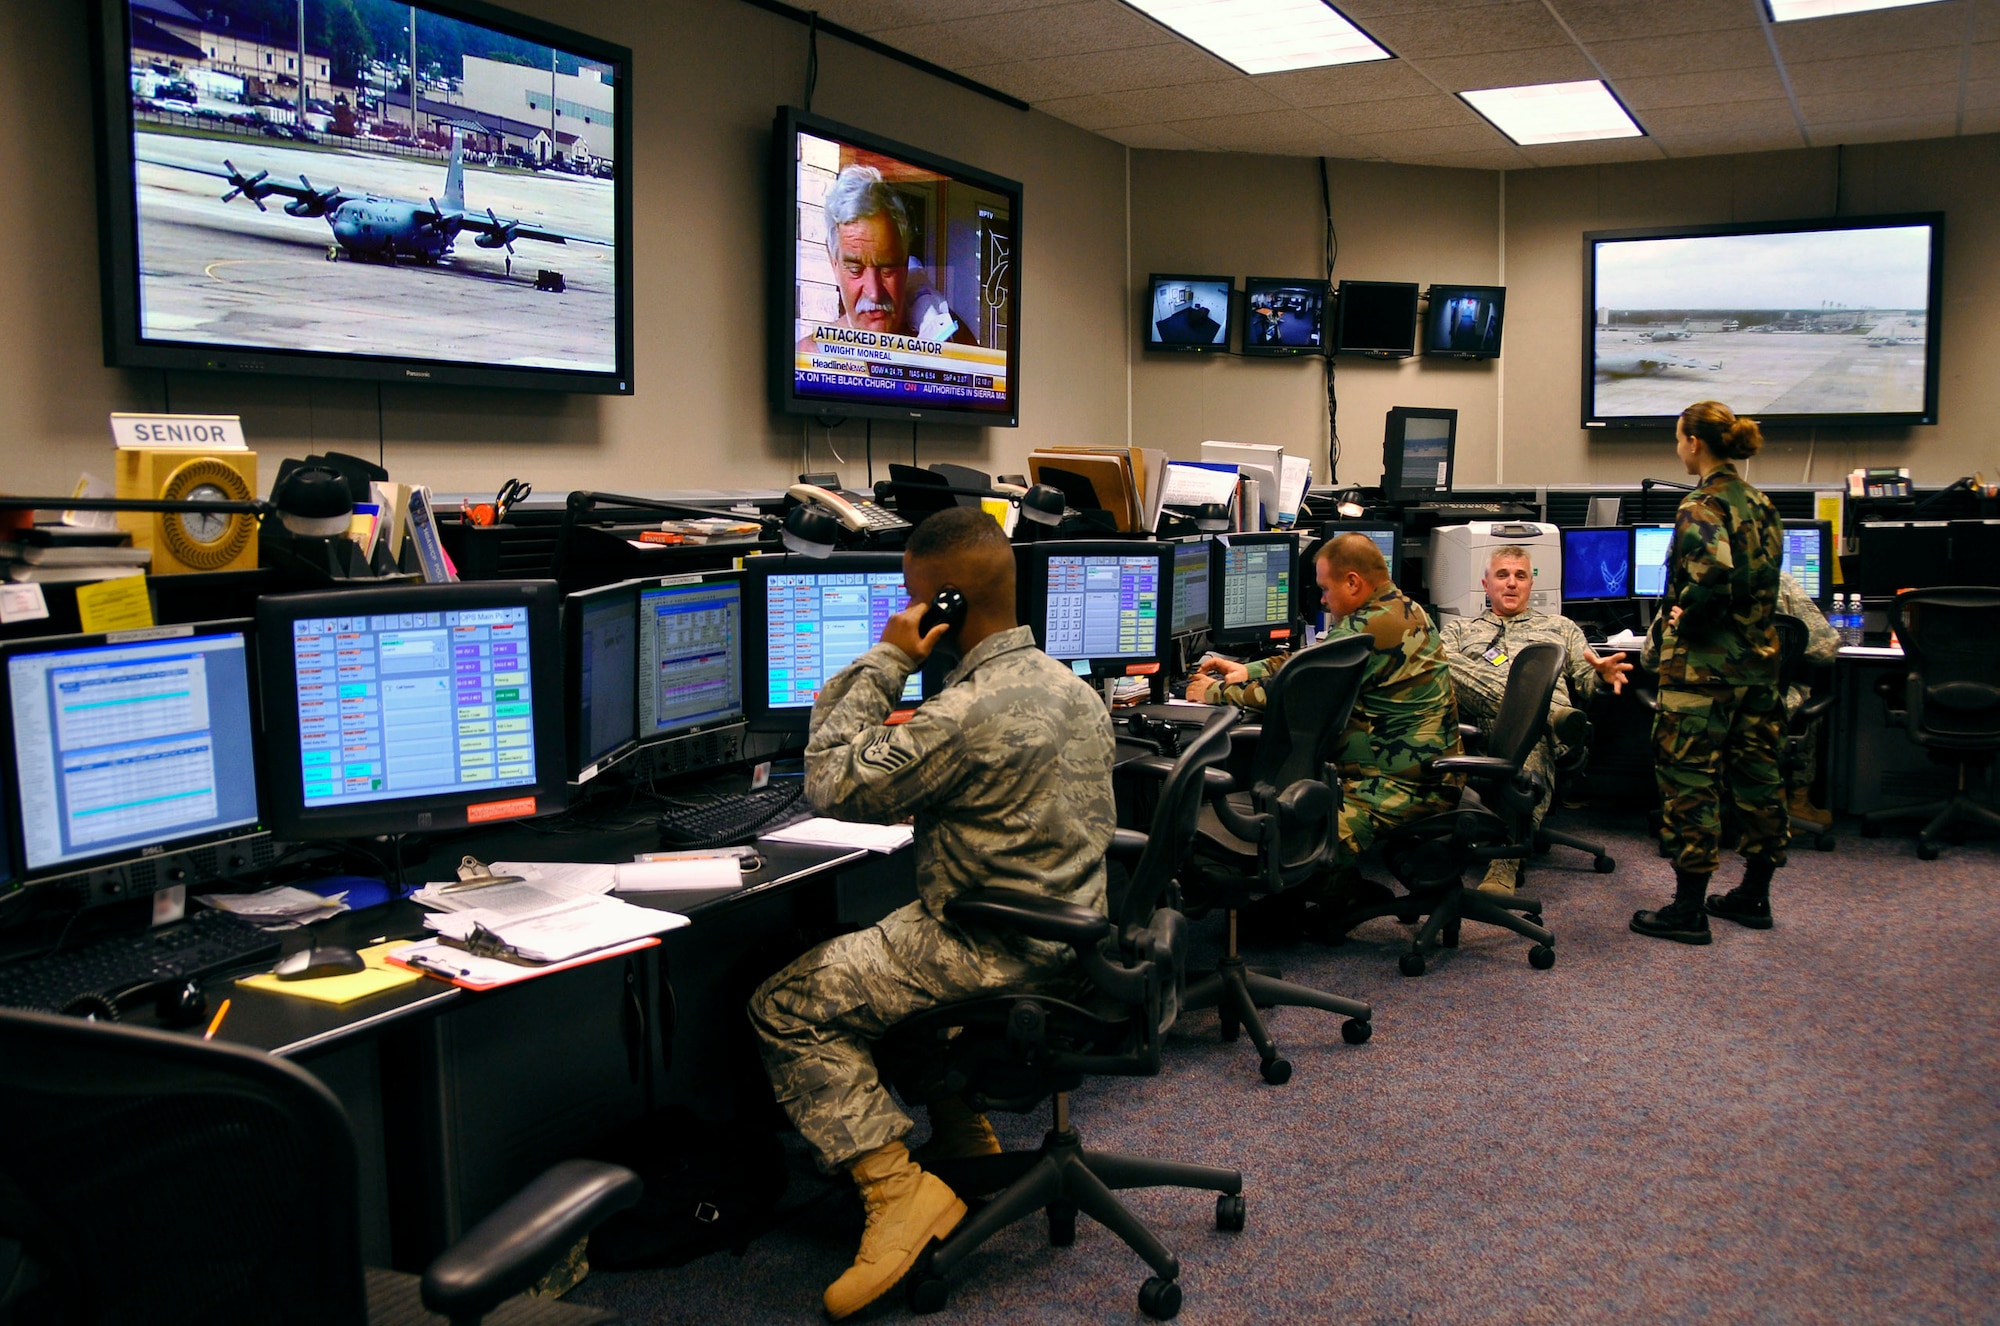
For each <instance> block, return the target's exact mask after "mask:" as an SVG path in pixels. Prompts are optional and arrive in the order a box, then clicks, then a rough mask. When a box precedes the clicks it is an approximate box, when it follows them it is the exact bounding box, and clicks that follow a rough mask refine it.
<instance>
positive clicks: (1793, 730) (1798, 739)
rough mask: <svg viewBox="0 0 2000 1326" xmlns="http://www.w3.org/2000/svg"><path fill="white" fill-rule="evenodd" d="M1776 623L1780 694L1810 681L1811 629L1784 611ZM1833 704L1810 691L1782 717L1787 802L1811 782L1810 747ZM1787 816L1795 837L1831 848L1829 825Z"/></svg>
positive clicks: (1780, 769)
mask: <svg viewBox="0 0 2000 1326" xmlns="http://www.w3.org/2000/svg"><path fill="white" fill-rule="evenodd" d="M1777 625H1778V694H1779V695H1783V694H1784V693H1785V692H1786V691H1788V690H1790V689H1791V688H1792V687H1793V686H1795V685H1796V686H1810V684H1811V682H1810V677H1811V673H1812V662H1811V660H1809V659H1808V658H1807V657H1806V642H1807V641H1808V640H1809V639H1810V638H1811V634H1812V633H1811V630H1810V629H1809V628H1808V627H1807V626H1806V624H1805V623H1804V622H1802V621H1800V620H1799V619H1798V618H1797V617H1793V616H1791V615H1789V614H1787V613H1782V612H1781V613H1779V614H1778V616H1777ZM1832 708H1833V696H1832V695H1813V696H1809V697H1808V698H1807V699H1806V702H1805V703H1804V704H1802V705H1800V706H1799V711H1798V712H1797V713H1796V714H1792V715H1790V716H1789V717H1788V718H1786V719H1785V735H1784V741H1783V742H1782V744H1780V746H1779V747H1778V772H1779V773H1780V774H1782V775H1783V776H1784V780H1785V804H1786V805H1787V806H1790V805H1791V801H1792V793H1793V792H1795V791H1797V790H1799V789H1800V788H1803V787H1810V786H1811V785H1812V780H1813V760H1812V751H1813V749H1814V747H1815V745H1816V744H1817V743H1816V742H1815V740H1814V739H1815V737H1816V736H1817V735H1818V733H1819V729H1820V727H1821V725H1822V724H1823V723H1824V722H1825V721H1826V714H1827V711H1828V710H1829V709H1832ZM1786 817H1787V818H1788V819H1789V820H1790V822H1791V826H1792V834H1793V836H1794V837H1795V838H1800V837H1803V838H1811V839H1812V844H1813V848H1814V849H1815V850H1816V851H1821V852H1831V851H1832V850H1833V828H1832V826H1830V825H1822V824H1815V823H1813V822H1812V821H1811V820H1805V819H1800V818H1799V817H1798V816H1797V815H1793V814H1791V813H1790V811H1789V810H1787V812H1786Z"/></svg>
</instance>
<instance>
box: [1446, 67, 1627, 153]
mask: <svg viewBox="0 0 2000 1326" xmlns="http://www.w3.org/2000/svg"><path fill="white" fill-rule="evenodd" d="M1458 95H1459V96H1461V97H1463V98H1465V102H1466V104H1467V105H1469V106H1471V107H1472V109H1474V110H1476V111H1478V112H1479V113H1480V114H1481V115H1483V116H1485V117H1486V118H1487V120H1488V121H1489V122H1491V123H1492V125H1493V127H1494V128H1495V129H1498V130H1499V131H1500V132H1501V133H1503V134H1506V135H1507V136H1508V137H1509V138H1511V139H1513V140H1514V141H1515V142H1516V143H1519V144H1520V145H1521V146H1522V147H1534V146H1536V145H1537V144H1541V143H1581V142H1586V141H1588V140H1591V139H1596V138H1642V137H1644V136H1645V133H1646V131H1645V130H1644V129H1641V128H1640V127H1639V126H1638V125H1637V124H1635V123H1634V122H1633V120H1632V117H1631V115H1630V114H1628V113H1627V112H1626V110H1625V107H1624V106H1622V105H1620V104H1619V101H1618V98H1616V97H1614V96H1612V95H1611V89H1610V88H1608V87H1606V86H1604V84H1603V83H1602V82H1600V81H1598V80H1597V79H1595V78H1587V79H1584V80H1583V81H1582V82H1579V83H1542V84H1538V85H1536V86H1533V87H1494V88H1486V89H1483V90H1481V91H1478V92H1461V93H1459V94H1458Z"/></svg>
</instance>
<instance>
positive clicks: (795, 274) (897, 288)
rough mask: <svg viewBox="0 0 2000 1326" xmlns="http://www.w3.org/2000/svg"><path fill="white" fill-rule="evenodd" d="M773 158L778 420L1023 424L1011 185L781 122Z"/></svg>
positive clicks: (788, 112) (863, 136) (791, 113)
mask: <svg viewBox="0 0 2000 1326" xmlns="http://www.w3.org/2000/svg"><path fill="white" fill-rule="evenodd" d="M772 155H773V159H774V175H775V178H774V179H773V182H772V196H773V197H774V198H775V199H776V206H777V212H776V219H775V222H774V224H773V226H772V238H773V241H774V253H773V257H772V268H771V295H772V299H773V301H774V304H775V306H774V308H773V309H772V315H771V336H772V345H771V359H772V374H771V376H772V388H773V394H774V396H775V398H776V401H777V405H778V408H779V409H781V410H784V411H786V412H788V413H792V414H809V415H813V416H815V417H819V418H836V419H839V418H870V419H910V420H924V421H935V422H938V423H956V424H987V425H998V426H1002V427H1008V428H1011V427H1013V426H1015V425H1016V424H1018V423H1019V422H1020V415H1021V409H1020V401H1021V382H1020V360H1021V337H1020V325H1021V252H1020V245H1021V185H1020V184H1019V183H1018V182H1017V181H1014V180H1010V179H1006V178H1003V177H1002V176H999V175H994V174H990V173H989V172H987V171H983V170H979V169H977V168H975V167H972V166H968V165H965V164H964V163H962V162H957V161H952V160H949V159H948V158H945V157H941V156H937V155H935V154H933V153H930V152H925V151H921V150H919V149H917V148H914V147H910V146H907V145H905V144H903V143H898V142H894V141H892V140H890V139H887V138H880V137H877V136H876V135H874V134H871V133H867V132H865V131H863V130H860V129H855V128H851V127H849V126H847V125H844V124H837V123H835V122H834V121H832V120H827V119H822V118H820V117H819V116H816V115H809V114H807V113H806V112H804V111H801V110H797V109H794V108H792V107H789V106H786V107H781V108H780V109H779V111H778V122H777V127H776V129H775V130H774V144H773V152H772Z"/></svg>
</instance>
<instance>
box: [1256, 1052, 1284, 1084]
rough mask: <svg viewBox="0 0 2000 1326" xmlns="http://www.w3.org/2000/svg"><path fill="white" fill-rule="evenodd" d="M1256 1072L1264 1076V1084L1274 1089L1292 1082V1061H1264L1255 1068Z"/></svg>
mask: <svg viewBox="0 0 2000 1326" xmlns="http://www.w3.org/2000/svg"><path fill="white" fill-rule="evenodd" d="M1257 1071H1258V1072H1260V1073H1262V1074H1263V1075H1264V1080H1265V1081H1266V1082H1268V1083H1270V1084H1271V1085H1272V1086H1274V1087H1281V1086H1283V1085H1285V1083H1287V1082H1289V1081H1291V1080H1292V1061H1291V1060H1290V1059H1266V1060H1265V1061H1264V1062H1263V1063H1261V1064H1259V1065H1258V1066H1257Z"/></svg>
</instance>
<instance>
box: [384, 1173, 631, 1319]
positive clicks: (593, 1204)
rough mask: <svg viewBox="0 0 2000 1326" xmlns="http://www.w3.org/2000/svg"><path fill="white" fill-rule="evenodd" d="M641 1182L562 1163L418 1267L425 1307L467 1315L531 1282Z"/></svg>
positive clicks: (628, 1200)
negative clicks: (425, 1267)
mask: <svg viewBox="0 0 2000 1326" xmlns="http://www.w3.org/2000/svg"><path fill="white" fill-rule="evenodd" d="M645 1187H646V1185H645V1184H644V1183H643V1182H641V1181H640V1179H639V1176H638V1175H637V1174H634V1173H633V1172H632V1171H631V1170H629V1169H626V1168H625V1167H624V1166H622V1165H607V1164H605V1163H603V1162H602V1161H596V1160H565V1161H563V1162H562V1163H561V1164H559V1165H554V1166H551V1167H550V1168H549V1169H548V1170H547V1171H546V1172H544V1173H543V1174H542V1176H541V1177H540V1178H538V1179H536V1180H535V1181H534V1182H532V1183H530V1184H529V1185H528V1186H527V1187H525V1188H523V1189H521V1191H520V1192H518V1193H515V1194H514V1195H513V1196H512V1197H510V1198H508V1199H507V1201H506V1202H505V1203H504V1204H503V1205H502V1206H501V1207H500V1209H499V1210H497V1211H495V1212H493V1214H491V1215H489V1216H487V1217H486V1218H485V1219H484V1220H482V1221H480V1222H479V1223H478V1224H477V1225H474V1226H473V1227H472V1229H471V1230H470V1231H469V1232H467V1234H466V1235H465V1237H464V1238H462V1239H460V1240H459V1241H458V1242H457V1243H454V1244H453V1245H452V1246H451V1247H449V1248H447V1249H445V1251H444V1252H443V1254H442V1255H440V1256H439V1257H438V1259H437V1260H436V1261H434V1262H432V1263H431V1265H430V1269H429V1270H427V1271H425V1272H424V1279H423V1286H422V1291H421V1292H422V1294H423V1300H424V1306H425V1307H427V1308H429V1309H430V1310H431V1311H432V1312H436V1313H440V1314H442V1315H444V1316H447V1317H450V1318H451V1319H452V1320H453V1321H459V1320H472V1319H474V1318H477V1317H480V1316H483V1315H485V1314H486V1313H488V1312H491V1311H492V1310H493V1309H494V1308H496V1307H499V1306H500V1304H501V1303H503V1302H505V1301H506V1300H507V1299H510V1298H512V1297H513V1296H514V1295H516V1294H518V1293H520V1292H521V1291H522V1290H524V1289H527V1288H528V1287H529V1286H531V1285H533V1284H534V1283H535V1281H537V1280H539V1279H541V1278H542V1277H543V1276H544V1275H546V1274H547V1273H548V1270H549V1268H550V1267H551V1266H554V1265H555V1264H556V1262H557V1261H558V1260H560V1259H561V1258H562V1255H563V1254H564V1253H565V1252H568V1251H569V1249H570V1248H571V1247H572V1246H573V1245H574V1244H575V1243H576V1241H577V1240H578V1239H580V1238H582V1237H583V1236H584V1235H586V1234H588V1233H589V1232H590V1231H591V1230H593V1229H595V1228H596V1227H597V1226H598V1225H599V1224H600V1223H602V1222H603V1221H604V1219H605V1218H606V1217H608V1216H610V1215H612V1214H613V1213H615V1212H618V1211H622V1210H624V1209H625V1208H626V1207H628V1206H631V1205H632V1204H633V1203H634V1202H636V1201H638V1200H639V1196H640V1194H641V1193H643V1192H644V1191H645Z"/></svg>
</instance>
